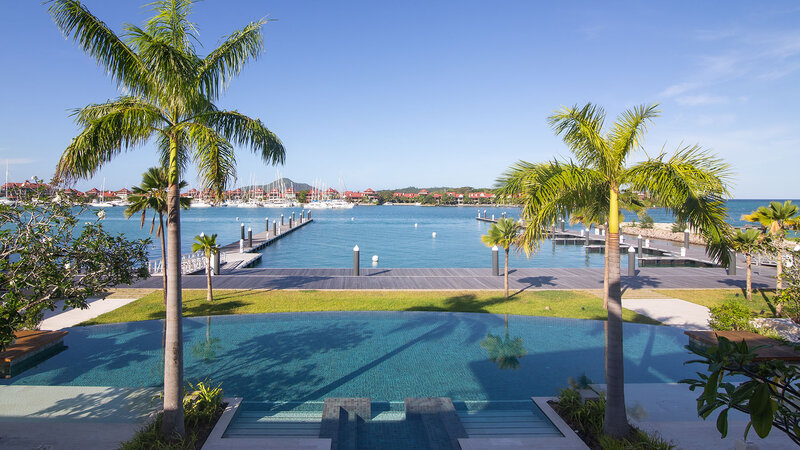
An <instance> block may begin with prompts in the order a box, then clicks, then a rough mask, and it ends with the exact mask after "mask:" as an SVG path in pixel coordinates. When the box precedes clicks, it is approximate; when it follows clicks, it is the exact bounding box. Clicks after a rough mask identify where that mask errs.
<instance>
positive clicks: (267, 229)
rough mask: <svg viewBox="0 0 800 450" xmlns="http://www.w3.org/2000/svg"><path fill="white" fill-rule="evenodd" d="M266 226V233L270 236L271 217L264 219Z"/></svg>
mask: <svg viewBox="0 0 800 450" xmlns="http://www.w3.org/2000/svg"><path fill="white" fill-rule="evenodd" d="M264 224H265V225H264V226H265V228H264V231H266V232H267V234H269V217H265V218H264Z"/></svg>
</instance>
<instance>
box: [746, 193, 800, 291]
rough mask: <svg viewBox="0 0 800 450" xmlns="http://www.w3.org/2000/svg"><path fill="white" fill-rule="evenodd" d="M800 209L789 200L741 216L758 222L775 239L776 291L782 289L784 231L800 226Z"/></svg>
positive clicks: (761, 207)
mask: <svg viewBox="0 0 800 450" xmlns="http://www.w3.org/2000/svg"><path fill="white" fill-rule="evenodd" d="M798 210H800V208H798V207H797V205H793V204H792V202H791V200H786V201H785V202H784V203H781V202H769V206H760V207H758V209H756V210H755V211H753V212H752V213H750V214H748V215H745V216H742V219H743V220H747V221H748V222H758V223H760V224H761V225H762V226H763V227H764V228H766V229H767V230H768V231H769V233H770V234H772V235H773V236H774V237H775V241H776V242H775V243H776V244H777V247H778V257H777V258H776V259H777V261H776V263H777V267H776V270H777V281H776V285H775V286H776V289H777V290H778V291H780V290H781V289H783V282H782V280H781V274H782V273H783V242H784V239H785V237H786V230H788V229H789V228H793V227H796V226H798V225H800V216H798V215H797V214H798Z"/></svg>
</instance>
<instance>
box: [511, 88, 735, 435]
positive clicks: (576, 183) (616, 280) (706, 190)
mask: <svg viewBox="0 0 800 450" xmlns="http://www.w3.org/2000/svg"><path fill="white" fill-rule="evenodd" d="M658 114H659V111H658V109H657V105H649V106H640V107H634V108H632V109H630V110H627V111H625V112H623V113H622V115H621V116H620V117H619V118H618V120H617V121H616V122H615V123H614V124H613V125H612V127H611V130H610V131H608V132H606V131H604V121H605V112H604V111H603V109H602V108H599V107H597V106H595V105H592V104H591V103H589V104H586V105H585V106H583V107H577V106H574V107H572V108H563V109H562V110H560V111H558V112H556V113H554V114H553V115H552V116H550V118H549V122H550V125H551V126H552V127H553V129H554V131H555V132H556V134H559V135H562V136H563V139H564V142H565V143H566V144H567V146H568V147H569V148H570V150H571V151H572V153H573V155H574V157H575V159H576V161H571V160H570V161H563V160H554V161H551V162H547V163H539V164H534V163H529V162H524V161H521V162H519V163H517V164H515V165H514V166H512V167H511V168H510V169H509V170H508V171H507V172H506V173H505V174H504V175H503V176H502V177H501V178H500V179H498V182H499V184H500V185H501V188H500V189H499V193H500V194H501V195H505V196H509V195H511V196H519V195H521V196H522V199H523V203H524V204H523V210H522V211H523V219H524V220H525V223H526V224H529V225H532V226H528V227H527V228H526V229H525V232H524V233H523V234H522V237H521V239H520V241H521V244H522V245H523V246H524V247H525V248H526V249H527V248H535V247H537V246H538V245H539V243H540V242H541V240H542V239H544V237H545V234H544V232H543V229H542V227H541V226H537V225H542V224H543V225H546V224H549V223H553V221H555V220H556V219H558V218H560V217H564V216H567V215H569V214H570V213H571V212H572V211H574V210H577V209H579V208H585V207H587V206H594V207H595V208H598V207H600V208H605V207H606V206H607V207H608V213H606V214H605V217H606V219H607V220H608V231H607V233H606V235H607V244H606V249H605V251H606V255H607V259H606V265H607V270H608V278H609V282H608V324H607V325H608V333H607V334H606V352H605V358H606V385H607V401H608V403H607V407H606V415H605V422H604V432H605V433H607V434H609V435H611V436H624V435H626V434H628V432H629V431H630V427H629V425H628V421H627V417H626V415H625V396H624V386H625V385H624V367H623V345H622V303H621V289H620V254H619V224H620V221H619V209H620V204H619V203H620V202H619V196H620V192H621V191H624V190H626V189H628V190H632V191H636V192H641V193H644V194H646V195H647V196H648V197H649V198H651V199H653V201H654V202H655V203H656V204H659V205H661V206H663V207H666V208H668V209H669V210H671V211H672V213H673V214H674V215H675V216H676V217H678V218H680V219H682V220H686V221H687V222H689V223H690V224H692V225H693V226H694V227H695V228H696V229H698V230H700V232H701V233H703V234H704V237H705V238H706V242H707V243H708V244H707V246H706V251H707V252H708V253H709V255H711V256H712V257H715V258H717V259H718V260H719V261H720V262H721V263H722V264H723V265H727V263H728V254H727V251H726V248H727V247H726V245H727V239H728V235H729V234H730V227H729V226H728V225H727V223H726V222H725V218H726V210H725V204H724V200H723V198H724V197H725V196H727V194H728V192H727V188H726V186H725V181H726V178H727V176H728V166H727V165H726V164H724V163H723V162H722V161H721V160H719V159H717V158H716V157H714V156H713V155H710V154H709V153H706V152H704V151H702V150H701V149H700V148H698V147H696V146H694V147H684V148H680V149H678V151H676V153H675V154H674V155H673V156H671V157H669V158H667V155H666V154H665V153H664V152H663V151H662V152H661V153H660V154H659V155H657V156H655V157H652V158H649V159H647V160H645V161H643V162H640V163H637V164H634V165H631V166H629V165H628V160H629V158H630V157H631V155H632V153H633V152H634V151H635V150H636V149H637V148H639V147H640V142H641V139H642V137H643V135H644V133H645V131H646V128H647V124H648V123H650V122H651V121H652V119H653V118H655V117H657V116H658ZM599 190H604V191H605V192H607V194H604V196H603V198H605V197H606V196H607V198H608V201H607V203H606V202H605V201H602V202H599V201H598V195H599V192H598V191H599Z"/></svg>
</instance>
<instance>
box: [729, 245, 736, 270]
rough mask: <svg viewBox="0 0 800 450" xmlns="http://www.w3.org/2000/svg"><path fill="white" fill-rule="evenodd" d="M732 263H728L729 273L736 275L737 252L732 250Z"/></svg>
mask: <svg viewBox="0 0 800 450" xmlns="http://www.w3.org/2000/svg"><path fill="white" fill-rule="evenodd" d="M730 252H731V253H730V254H731V256H730V258H731V263H730V264H729V265H728V275H731V276H736V252H735V251H733V250H731V251H730Z"/></svg>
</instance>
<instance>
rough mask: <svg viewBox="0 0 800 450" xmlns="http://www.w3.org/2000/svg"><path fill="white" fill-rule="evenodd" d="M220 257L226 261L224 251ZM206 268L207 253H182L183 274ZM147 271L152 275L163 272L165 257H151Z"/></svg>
mask: <svg viewBox="0 0 800 450" xmlns="http://www.w3.org/2000/svg"><path fill="white" fill-rule="evenodd" d="M219 257H220V259H219V261H220V263H224V262H226V260H227V258H226V257H225V253H224V252H220V254H219ZM205 268H206V255H205V253H203V252H202V251H197V252H194V253H184V254H182V255H181V274H183V275H186V274H189V273H194V272H198V271H201V270H205ZM147 271H148V272H149V273H150V275H157V274H160V273H162V272H163V271H164V260H163V258H158V259H151V260H149V261H147Z"/></svg>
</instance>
